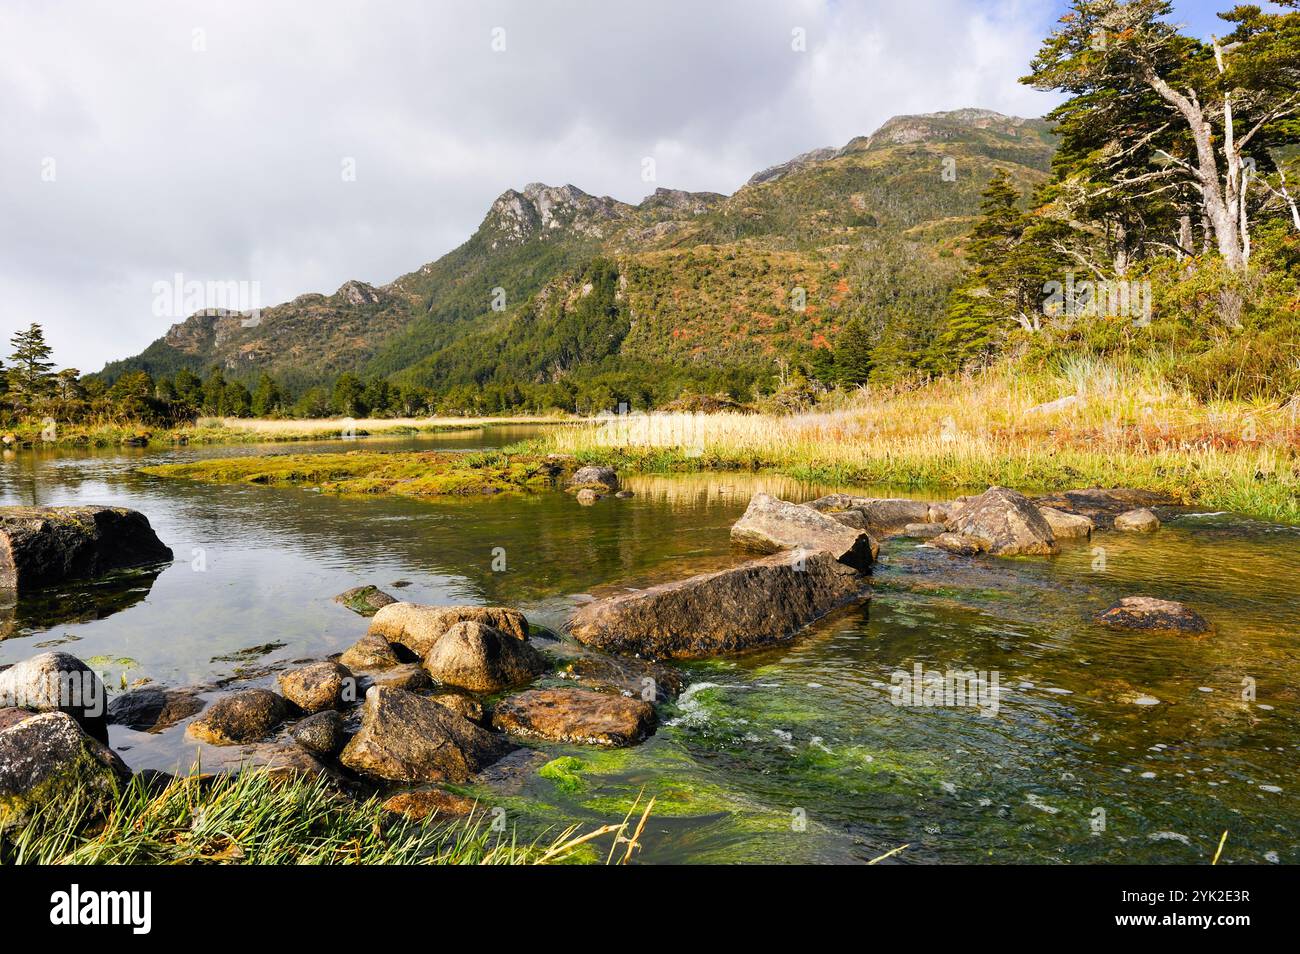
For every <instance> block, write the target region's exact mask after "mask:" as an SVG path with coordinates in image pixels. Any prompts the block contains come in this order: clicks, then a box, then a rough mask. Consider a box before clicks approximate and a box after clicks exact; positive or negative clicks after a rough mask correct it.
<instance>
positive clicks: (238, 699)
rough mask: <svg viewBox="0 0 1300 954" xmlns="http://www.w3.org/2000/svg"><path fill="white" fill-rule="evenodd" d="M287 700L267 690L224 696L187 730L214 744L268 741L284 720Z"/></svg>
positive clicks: (254, 690) (246, 690)
mask: <svg viewBox="0 0 1300 954" xmlns="http://www.w3.org/2000/svg"><path fill="white" fill-rule="evenodd" d="M287 713H288V706H287V705H286V704H285V701H284V700H283V699H281V698H280V697H279V696H277V695H276V694H275V693H274V692H271V691H269V690H267V689H245V690H244V691H243V692H236V693H234V694H233V695H229V696H223V697H221V698H220V699H218V700H217V701H216V702H214V703H212V705H210V706H208V708H207V711H206V712H204V713H203V715H201V716H200V717H199V718H197V719H195V720H194V721H193V722H191V723H190V724H189V725H188V726H187V727H186V729H185V731H186V732H187V733H189V734H190V735H192V736H193V737H194V738H196V739H198V740H200V741H201V742H207V743H209V744H211V745H243V744H245V743H248V742H256V741H258V740H259V739H262V738H265V737H266V736H267V735H268V734H269V733H270V732H271V730H272V729H274V728H275V727H276V726H278V725H279V724H280V723H281V722H283V721H284V719H285V716H286V715H287Z"/></svg>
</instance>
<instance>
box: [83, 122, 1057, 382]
mask: <svg viewBox="0 0 1300 954" xmlns="http://www.w3.org/2000/svg"><path fill="white" fill-rule="evenodd" d="M1051 154H1052V143H1051V138H1050V132H1049V128H1048V124H1047V123H1046V121H1044V120H1041V119H1024V118H1020V117H1013V116H1005V115H1003V114H1000V113H996V112H993V111H991V110H980V109H966V110H954V111H949V112H943V113H930V114H918V115H906V116H895V117H892V118H891V119H889V120H888V121H886V122H885V123H884V124H882V125H881V126H880V128H879V129H877V130H876V131H875V132H874V133H872V134H871V135H870V136H859V137H855V138H853V139H851V140H849V141H848V142H847V143H845V144H844V145H843V146H841V147H839V148H830V147H826V148H822V149H815V150H811V151H809V152H805V153H803V154H801V155H799V156H796V157H794V158H793V159H791V160H788V161H787V162H785V163H781V164H779V165H777V166H774V167H770V168H769V169H766V170H763V171H761V172H759V173H756V174H755V175H754V176H753V177H751V178H750V180H748V181H747V182H746V183H745V184H743V185H742V186H741V187H740V188H739V189H737V190H736V192H734V193H732V194H731V195H723V194H721V193H714V192H688V191H685V190H676V189H668V188H662V187H660V188H656V189H655V190H654V191H653V192H651V193H650V194H649V195H647V196H646V197H645V198H643V199H642V200H641V201H640V202H638V203H636V204H631V203H627V202H622V201H620V200H618V199H614V198H612V197H609V196H596V195H592V194H590V193H587V192H585V191H584V190H582V189H581V188H579V187H577V186H575V185H573V184H569V183H566V184H564V185H559V186H552V185H547V184H545V183H540V182H532V183H528V184H526V185H525V186H524V187H523V188H522V189H515V188H513V187H512V188H508V189H506V190H505V191H503V192H502V193H501V194H500V195H499V196H498V197H497V198H496V199H495V200H494V201H493V202H492V203H491V205H490V206H489V208H488V211H487V213H486V214H485V215H484V218H483V220H482V221H481V222H480V224H479V226H478V228H476V229H475V231H474V232H473V233H472V234H471V235H470V236H469V237H468V238H467V239H466V241H465V242H464V243H462V244H461V245H460V246H458V247H457V248H455V249H453V250H452V251H450V252H448V253H447V254H446V255H443V256H441V257H440V258H438V259H436V260H434V261H432V262H428V263H426V264H424V265H422V266H420V267H419V268H417V269H415V270H413V271H411V272H407V273H405V274H403V275H399V276H397V277H396V278H394V279H393V280H392V281H390V282H388V283H386V284H384V285H372V284H370V283H367V282H363V281H359V280H349V281H347V282H344V283H343V284H342V285H341V286H340V287H339V289H338V290H336V291H335V292H334V293H333V294H331V295H324V294H320V293H313V292H309V293H305V294H303V295H299V296H298V297H296V298H294V299H292V300H290V301H288V302H284V303H281V304H279V305H274V306H271V307H269V308H264V309H262V310H261V312H260V316H259V317H260V321H258V322H256V323H249V322H248V321H246V320H245V319H244V317H243V316H240V315H239V314H237V313H227V314H218V315H211V314H202V313H196V314H194V315H191V316H189V317H187V318H186V319H185V320H184V321H182V322H179V323H177V324H175V325H173V326H172V327H171V328H169V329H168V330H167V332H166V333H165V334H164V335H163V336H162V337H161V338H159V339H157V340H156V341H154V342H153V343H152V344H150V345H149V346H148V347H147V348H146V349H145V350H144V351H143V352H141V353H140V354H139V355H136V356H133V357H129V358H126V359H122V360H120V361H116V362H110V363H109V364H108V365H106V366H105V369H104V370H103V371H102V372H101V375H102V376H104V377H105V378H108V379H112V378H114V377H116V376H118V375H120V374H121V373H123V372H125V371H128V370H145V371H148V372H150V373H151V374H153V375H154V376H155V377H157V376H160V375H163V376H166V375H169V374H173V373H175V371H176V370H178V369H179V368H180V367H186V368H189V369H190V370H191V371H196V372H200V373H201V372H203V371H204V370H206V369H207V368H209V367H211V366H214V365H215V366H218V367H221V368H222V369H223V371H224V373H226V374H227V375H230V376H232V377H234V378H236V379H246V380H251V379H252V378H254V377H256V376H257V375H258V374H260V373H261V372H267V373H270V374H272V375H273V376H275V377H276V378H277V379H278V380H281V381H282V382H283V383H284V384H285V385H287V386H288V387H290V388H291V389H299V390H300V389H302V388H306V387H310V386H313V385H318V384H327V383H328V382H329V380H330V379H331V378H333V377H337V375H338V374H340V373H342V372H344V371H353V372H355V373H358V374H362V375H367V376H380V377H388V378H393V379H394V380H395V381H400V382H404V383H408V384H412V385H419V386H421V387H424V388H427V389H432V390H434V391H440V390H441V391H445V390H447V389H448V388H449V387H453V386H460V385H466V384H468V383H470V382H472V383H473V384H474V385H476V386H479V387H482V386H484V385H485V384H487V383H489V382H491V381H492V380H494V379H498V378H502V377H503V376H504V377H508V374H507V373H506V372H504V371H503V370H502V369H501V368H500V366H499V364H496V363H494V361H493V360H492V356H491V355H485V356H483V358H484V360H482V361H481V362H479V363H478V366H477V367H476V368H475V369H474V370H473V371H469V370H465V369H464V368H462V369H461V372H457V373H458V374H459V375H460V377H459V378H457V379H456V380H452V378H454V377H455V375H452V377H448V375H449V374H450V372H448V371H447V365H448V361H449V360H451V359H452V358H456V357H457V355H461V354H463V352H464V350H465V347H466V345H465V339H467V338H475V337H476V336H479V337H481V336H482V335H483V333H485V332H493V331H496V330H499V329H501V328H504V327H506V326H507V325H510V324H511V321H512V320H514V319H518V318H519V317H520V316H521V315H522V314H524V313H525V312H527V313H529V314H531V315H532V316H533V317H534V318H535V317H536V313H537V311H538V309H539V308H540V309H545V308H546V307H548V304H547V302H548V301H550V300H552V299H553V298H554V290H555V289H552V294H551V295H550V296H543V298H542V300H541V301H535V300H534V299H535V298H537V297H538V296H539V295H542V293H543V292H544V290H545V289H548V288H551V286H556V288H557V289H558V288H567V289H569V290H571V287H570V286H572V283H573V281H574V280H575V276H577V275H579V274H580V273H585V272H587V271H590V269H591V267H592V263H593V262H594V261H596V260H606V259H607V260H609V261H612V262H614V263H615V271H616V272H617V274H618V282H617V283H616V284H617V294H618V299H617V301H611V302H610V303H609V307H610V308H616V309H617V308H623V309H626V310H628V311H629V316H628V323H629V328H628V329H627V332H626V334H624V335H623V336H621V337H620V339H619V340H620V349H618V352H617V353H608V354H601V355H599V356H598V359H593V360H602V361H606V362H607V363H608V361H609V360H611V359H613V358H615V357H617V356H619V355H621V356H623V357H627V356H636V357H637V358H638V360H645V361H652V362H668V363H670V364H672V363H675V364H679V365H682V364H684V365H687V366H689V365H691V364H692V363H699V362H706V361H709V360H715V359H716V360H717V361H720V362H721V363H722V364H727V365H744V366H746V367H747V368H749V369H750V371H751V372H752V373H751V374H749V377H750V378H751V379H752V378H754V377H755V376H756V375H757V374H760V373H763V372H761V370H760V367H759V366H760V365H766V366H768V367H769V369H770V368H771V367H775V362H776V361H777V360H778V359H782V356H785V357H789V358H793V359H798V360H801V361H804V362H805V363H806V362H807V361H808V360H809V355H810V354H811V353H812V352H815V351H816V350H818V349H823V350H824V349H829V348H830V346H831V343H832V341H833V339H834V336H835V334H837V333H838V331H839V329H840V328H841V327H842V326H843V324H844V323H845V320H846V318H847V315H845V314H841V313H840V312H842V311H843V309H844V303H845V302H846V301H850V300H851V299H852V300H856V298H862V299H863V300H862V301H861V302H859V303H858V304H859V305H860V306H861V308H872V309H873V315H874V317H872V320H873V321H875V323H876V324H877V325H880V327H878V328H877V329H876V331H875V332H873V333H874V334H877V335H879V334H880V333H882V332H883V331H884V327H883V325H881V322H880V315H879V314H877V313H878V312H879V310H880V308H881V307H883V305H886V304H888V303H889V301H890V300H902V301H904V302H907V301H912V305H910V306H909V307H913V308H915V309H919V310H922V311H926V312H927V313H932V312H933V310H934V308H935V307H937V305H936V301H937V298H936V295H934V294H930V295H927V296H926V297H925V301H924V302H921V301H920V300H919V299H916V300H913V299H915V295H914V292H915V290H916V289H915V286H916V285H917V283H918V282H919V283H920V284H925V283H926V282H927V281H928V279H925V278H924V277H923V276H919V275H916V274H913V273H909V277H907V278H906V279H898V277H897V275H896V276H895V280H899V281H903V286H906V287H903V286H900V287H899V289H897V291H898V292H899V293H898V294H897V295H892V296H885V299H882V300H881V301H879V302H876V303H875V304H872V303H871V302H872V301H874V299H873V298H872V295H871V294H870V293H867V294H866V295H865V298H864V296H863V295H862V294H856V293H857V292H860V291H861V289H857V290H856V291H855V294H856V298H855V294H850V293H849V292H848V291H846V290H844V289H843V288H841V287H840V286H842V285H843V284H844V283H845V282H846V281H853V280H854V279H857V280H859V281H860V280H861V279H862V277H863V274H864V270H865V273H871V272H872V271H873V266H872V263H871V262H870V261H869V260H870V259H871V258H872V257H873V256H874V257H876V258H878V259H880V261H878V262H876V263H875V270H876V272H879V271H880V270H881V269H882V268H884V265H883V262H884V260H885V259H886V258H889V257H897V258H903V257H906V256H908V255H911V256H913V257H915V256H918V255H919V256H921V257H922V258H925V259H938V258H943V257H948V258H950V259H951V258H952V257H953V256H954V255H957V254H959V252H960V248H959V245H960V241H959V240H960V237H961V234H962V233H963V231H964V226H965V225H966V224H967V223H968V221H969V219H970V217H971V216H972V215H973V214H974V213H975V211H976V210H977V207H978V193H979V188H980V186H981V184H982V183H983V182H986V181H987V179H988V178H989V177H990V176H991V175H992V171H993V169H995V168H1003V169H1006V170H1007V171H1010V172H1011V173H1012V174H1013V178H1015V179H1016V180H1017V181H1018V182H1019V183H1020V184H1021V185H1022V186H1023V187H1024V188H1025V190H1026V191H1027V190H1028V189H1029V188H1031V187H1032V186H1033V185H1034V184H1036V182H1037V181H1041V179H1042V178H1044V177H1045V175H1046V171H1047V168H1048V164H1049V162H1050V158H1051ZM945 160H948V161H951V162H952V163H954V164H955V168H956V169H958V170H959V173H958V175H957V177H956V179H955V180H954V181H951V182H946V181H944V179H943V178H942V177H941V176H940V171H941V170H940V163H941V162H943V161H945ZM903 246H908V248H907V249H904V248H903ZM882 249H886V251H883V252H882V251H881V250H882ZM864 259H865V260H868V261H865V263H864ZM714 260H716V261H714ZM840 260H842V261H840ZM706 261H709V262H713V264H702V262H706ZM719 263H726V264H725V265H721V264H719ZM948 264H951V262H949V263H947V264H944V265H942V266H940V265H935V269H936V273H938V272H942V273H943V274H944V275H947V273H948V272H949V271H952V269H950V268H948V267H947V265H948ZM830 265H833V266H834V267H833V268H829V267H828V266H830ZM715 268H723V269H724V271H725V272H728V273H730V274H725V275H724V276H723V277H724V278H731V279H734V280H735V281H734V283H733V285H734V287H733V288H732V289H731V290H730V292H729V291H728V290H727V289H726V288H725V287H721V285H725V282H723V283H721V285H720V283H719V281H718V275H716V274H715V273H714V269H715ZM913 271H915V270H913ZM694 272H699V273H700V274H694V275H692V273H694ZM833 273H838V275H836V274H833ZM900 274H901V273H900ZM953 277H955V276H953ZM683 278H687V279H688V280H689V281H692V282H694V283H695V287H694V288H691V289H689V290H688V289H685V288H682V287H679V285H680V281H681V280H682V279H683ZM800 281H803V282H804V284H802V285H801V284H799V283H800ZM795 288H801V289H803V293H804V294H806V295H808V296H809V305H808V307H805V308H804V309H803V310H799V311H795V312H791V313H790V314H787V315H782V314H781V312H782V311H783V310H786V309H785V308H784V306H783V305H782V304H781V299H783V298H785V297H786V296H787V295H788V294H789V293H790V292H791V291H792V290H793V289H795ZM836 289H839V290H838V291H836ZM692 297H694V299H695V302H694V304H693V303H692V301H691V299H692ZM876 297H877V298H879V296H876ZM854 307H858V306H857V305H855V306H854ZM861 308H859V310H861ZM819 316H820V317H819ZM869 317H871V316H869ZM796 325H797V326H798V327H797V328H796V327H795V326H796ZM534 327H535V326H534V325H529V324H528V323H527V322H520V321H517V320H515V321H514V324H513V328H514V331H515V333H516V334H519V333H521V332H529V333H531V332H530V329H532V328H534ZM656 336H659V337H656ZM746 338H749V339H754V340H751V341H745V340H741V339H746ZM661 339H662V340H661ZM689 342H694V344H688V343H689ZM533 344H534V345H535V346H536V347H537V348H542V349H544V348H545V347H546V345H545V342H541V341H537V342H533ZM706 344H707V346H704V345H706ZM496 345H498V346H499V342H497V343H496ZM624 345H625V347H624ZM448 349H451V352H450V353H449V354H447V355H442V357H439V355H440V353H441V352H444V351H447V350H448ZM584 353H586V352H584ZM457 360H460V359H459V358H457ZM470 363H471V364H473V363H474V362H470ZM579 363H581V362H579ZM558 365H559V366H561V367H562V368H563V372H562V374H568V373H572V372H573V371H574V369H575V368H576V367H577V365H575V364H573V363H572V362H569V361H567V360H561V361H559V362H558ZM531 366H532V365H531V364H530V367H531ZM458 367H460V366H459V365H458ZM462 372H463V373H462ZM440 375H442V377H440ZM542 377H545V376H540V377H539V375H538V374H534V378H537V380H536V381H534V382H533V383H545V382H544V381H542V380H541V378H542ZM521 383H529V382H527V381H526V382H521Z"/></svg>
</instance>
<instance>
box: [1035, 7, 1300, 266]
mask: <svg viewBox="0 0 1300 954" xmlns="http://www.w3.org/2000/svg"><path fill="white" fill-rule="evenodd" d="M1279 5H1280V6H1282V7H1285V8H1288V9H1287V10H1285V11H1284V12H1281V13H1265V12H1263V11H1262V10H1261V9H1260V8H1259V7H1256V6H1239V7H1236V8H1235V9H1233V10H1231V11H1229V12H1227V13H1222V14H1220V17H1221V18H1222V19H1223V20H1224V21H1225V22H1226V23H1227V24H1230V25H1232V26H1233V29H1232V32H1231V33H1230V34H1229V35H1228V36H1226V37H1224V38H1222V39H1218V38H1216V39H1214V40H1212V41H1211V42H1210V43H1202V42H1201V41H1199V40H1196V39H1193V38H1191V37H1187V36H1184V35H1182V34H1180V33H1179V32H1178V30H1177V28H1176V27H1175V26H1174V25H1173V24H1172V23H1170V22H1169V21H1168V19H1167V17H1168V16H1169V14H1170V12H1171V5H1170V2H1169V0H1074V2H1073V3H1072V4H1071V7H1070V11H1069V12H1068V13H1066V14H1065V15H1064V16H1063V17H1062V18H1061V21H1060V28H1059V29H1058V30H1057V31H1056V32H1054V33H1053V34H1052V35H1051V36H1050V37H1049V38H1048V39H1047V40H1046V42H1045V43H1044V44H1043V47H1042V49H1041V50H1040V51H1039V53H1038V55H1037V56H1036V57H1035V58H1034V61H1033V64H1032V70H1031V72H1030V74H1029V75H1028V76H1027V77H1025V78H1024V82H1026V83H1028V84H1030V85H1032V86H1034V87H1037V88H1039V89H1047V90H1060V91H1064V92H1067V93H1069V94H1071V96H1072V97H1073V98H1072V99H1071V100H1070V101H1069V102H1068V103H1066V104H1065V105H1064V106H1063V107H1061V108H1060V109H1058V110H1057V111H1056V113H1055V114H1054V115H1053V118H1055V119H1057V120H1058V122H1059V123H1060V124H1061V125H1060V133H1061V135H1062V143H1063V152H1062V158H1061V159H1059V160H1058V168H1057V170H1056V171H1057V179H1058V182H1063V183H1066V184H1067V188H1066V190H1065V191H1066V192H1068V191H1069V188H1071V187H1073V188H1074V189H1076V191H1077V193H1078V194H1077V195H1076V196H1075V200H1076V202H1077V203H1082V204H1084V205H1088V206H1091V208H1092V211H1093V212H1096V211H1097V210H1098V209H1100V210H1101V211H1102V212H1103V213H1105V214H1103V216H1102V218H1103V219H1104V218H1105V217H1106V215H1107V214H1108V215H1109V217H1110V218H1111V220H1112V221H1113V223H1114V225H1115V226H1116V227H1118V228H1119V229H1121V230H1122V235H1123V240H1122V243H1121V244H1122V245H1123V246H1124V248H1125V252H1127V248H1128V247H1129V245H1130V244H1131V243H1130V239H1129V234H1130V230H1131V229H1132V227H1133V226H1134V225H1146V224H1148V223H1151V224H1154V223H1155V222H1156V221H1158V220H1159V219H1160V218H1161V217H1165V218H1168V217H1169V216H1171V215H1172V216H1173V217H1174V218H1175V219H1177V221H1178V222H1179V226H1178V232H1177V235H1176V237H1175V238H1174V239H1173V244H1174V245H1176V246H1178V247H1179V248H1180V249H1181V247H1182V246H1183V245H1184V244H1191V242H1190V232H1191V224H1192V221H1191V219H1192V213H1194V214H1195V217H1196V218H1197V219H1199V221H1200V223H1201V225H1202V228H1203V230H1204V233H1205V235H1206V236H1207V237H1209V239H1210V240H1211V244H1212V246H1213V247H1214V248H1215V249H1216V250H1217V252H1218V254H1219V255H1220V256H1222V258H1223V261H1224V263H1225V264H1226V265H1227V267H1228V268H1229V269H1230V270H1233V271H1241V270H1243V269H1244V268H1245V267H1246V265H1247V263H1248V262H1249V259H1250V252H1251V220H1252V215H1254V214H1257V213H1259V212H1271V211H1275V210H1277V209H1279V208H1280V207H1281V206H1280V205H1279V201H1280V202H1281V203H1282V204H1283V205H1285V204H1286V203H1288V202H1289V201H1290V197H1289V195H1288V193H1287V191H1286V183H1285V180H1284V179H1283V178H1282V177H1281V176H1280V171H1281V170H1280V169H1279V168H1278V167H1277V165H1276V159H1275V155H1274V152H1273V147H1276V146H1278V145H1280V144H1281V143H1283V142H1285V141H1287V140H1288V139H1290V140H1292V141H1294V138H1295V137H1294V134H1295V131H1296V127H1295V124H1296V120H1297V116H1298V115H1300V13H1297V12H1293V11H1295V9H1296V8H1297V6H1298V5H1300V0H1279ZM1062 162H1065V163H1069V162H1074V163H1075V168H1074V169H1073V170H1071V169H1068V168H1066V169H1062V167H1061V163H1062ZM1189 196H1190V197H1191V202H1192V203H1193V208H1192V210H1190V211H1183V210H1184V209H1185V203H1186V201H1187V199H1188V197H1189ZM1092 221H1094V222H1095V221H1098V218H1096V217H1094V218H1092ZM1295 221H1296V223H1297V226H1298V227H1300V215H1296V216H1295ZM1182 250H1184V251H1186V250H1187V249H1182ZM1124 261H1125V259H1124V257H1123V256H1121V257H1120V259H1119V262H1120V264H1121V266H1122V265H1123V262H1124Z"/></svg>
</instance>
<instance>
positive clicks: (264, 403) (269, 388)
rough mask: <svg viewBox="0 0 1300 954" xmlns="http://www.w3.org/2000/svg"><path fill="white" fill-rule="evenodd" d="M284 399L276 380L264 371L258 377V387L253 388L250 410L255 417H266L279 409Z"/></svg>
mask: <svg viewBox="0 0 1300 954" xmlns="http://www.w3.org/2000/svg"><path fill="white" fill-rule="evenodd" d="M281 400H282V397H281V394H280V389H279V387H278V386H277V385H276V383H275V380H274V379H273V378H272V377H271V376H270V375H269V374H267V373H266V372H265V371H263V372H262V375H261V377H259V378H258V379H257V387H255V388H254V389H253V399H252V403H251V407H250V410H251V411H252V413H253V416H254V417H266V416H268V415H270V414H273V413H275V411H276V410H278V409H279V406H280V401H281Z"/></svg>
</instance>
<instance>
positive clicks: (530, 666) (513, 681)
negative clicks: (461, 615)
mask: <svg viewBox="0 0 1300 954" xmlns="http://www.w3.org/2000/svg"><path fill="white" fill-rule="evenodd" d="M424 668H425V669H427V670H428V671H429V675H430V676H432V677H433V678H434V679H436V680H437V681H438V682H440V683H442V684H443V685H444V686H454V687H455V688H457V689H468V690H469V691H470V692H497V691H499V690H501V689H508V688H510V687H511V686H518V685H520V684H522V683H525V682H531V681H532V679H533V678H534V677H535V676H538V675H540V674H541V673H542V672H543V671H544V670H545V669H546V661H545V660H544V659H542V657H541V654H540V653H538V652H537V650H535V649H533V647H531V646H529V645H528V643H526V642H525V641H524V640H522V639H515V638H514V637H512V636H507V635H505V634H504V633H502V632H501V631H500V630H497V629H494V628H492V627H491V626H486V625H484V624H483V623H478V622H475V621H474V620H465V621H464V622H461V623H456V624H455V625H454V626H452V627H451V628H450V629H448V630H447V632H445V633H443V634H442V636H441V637H440V638H439V640H438V642H437V643H435V644H434V647H433V649H431V650H429V655H428V657H426V658H425V660H424Z"/></svg>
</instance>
